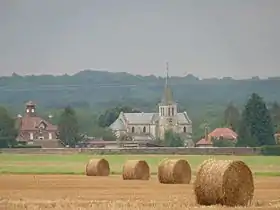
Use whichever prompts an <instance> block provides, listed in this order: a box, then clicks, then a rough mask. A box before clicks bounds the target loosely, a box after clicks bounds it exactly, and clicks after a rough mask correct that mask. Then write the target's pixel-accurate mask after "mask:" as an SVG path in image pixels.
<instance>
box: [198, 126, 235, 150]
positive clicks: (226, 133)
mask: <svg viewBox="0 0 280 210" xmlns="http://www.w3.org/2000/svg"><path fill="white" fill-rule="evenodd" d="M208 129H209V128H208V126H205V135H204V138H202V139H200V140H199V141H198V142H197V143H196V144H195V145H196V147H213V140H219V141H223V140H224V139H226V140H231V141H233V142H235V143H236V141H237V137H238V135H237V133H235V132H234V131H233V130H232V129H230V128H216V129H214V130H213V131H212V132H211V133H209V131H208Z"/></svg>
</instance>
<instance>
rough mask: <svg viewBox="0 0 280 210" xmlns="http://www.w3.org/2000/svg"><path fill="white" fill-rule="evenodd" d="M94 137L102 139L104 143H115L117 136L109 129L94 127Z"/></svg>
mask: <svg viewBox="0 0 280 210" xmlns="http://www.w3.org/2000/svg"><path fill="white" fill-rule="evenodd" d="M91 133H92V134H93V136H94V137H99V138H102V139H103V140H104V141H115V140H116V136H115V135H114V134H113V132H112V131H111V130H110V129H109V128H102V127H99V126H94V127H93V129H92V132H91Z"/></svg>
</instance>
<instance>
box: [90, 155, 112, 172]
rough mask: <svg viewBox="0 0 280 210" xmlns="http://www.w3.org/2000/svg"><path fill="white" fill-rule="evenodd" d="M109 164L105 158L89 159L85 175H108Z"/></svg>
mask: <svg viewBox="0 0 280 210" xmlns="http://www.w3.org/2000/svg"><path fill="white" fill-rule="evenodd" d="M109 174H110V166H109V162H108V161H107V160H105V159H103V158H102V159H91V160H89V162H88V163H87V165H86V175H87V176H109Z"/></svg>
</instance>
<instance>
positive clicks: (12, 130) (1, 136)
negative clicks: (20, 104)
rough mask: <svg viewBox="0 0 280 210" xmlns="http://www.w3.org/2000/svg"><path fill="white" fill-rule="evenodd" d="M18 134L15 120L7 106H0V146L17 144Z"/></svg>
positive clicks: (5, 146)
mask: <svg viewBox="0 0 280 210" xmlns="http://www.w3.org/2000/svg"><path fill="white" fill-rule="evenodd" d="M17 135H18V132H17V129H16V125H15V120H14V119H12V118H11V117H10V115H9V114H8V111H7V110H6V109H5V108H3V107H0V148H7V147H11V146H13V145H15V144H16V137H17Z"/></svg>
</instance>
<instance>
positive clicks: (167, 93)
mask: <svg viewBox="0 0 280 210" xmlns="http://www.w3.org/2000/svg"><path fill="white" fill-rule="evenodd" d="M168 73H169V63H168V62H166V77H165V87H164V94H163V97H162V101H161V102H162V103H163V104H165V105H168V104H173V96H172V91H171V88H170V87H169V84H168V77H169V75H168Z"/></svg>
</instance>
